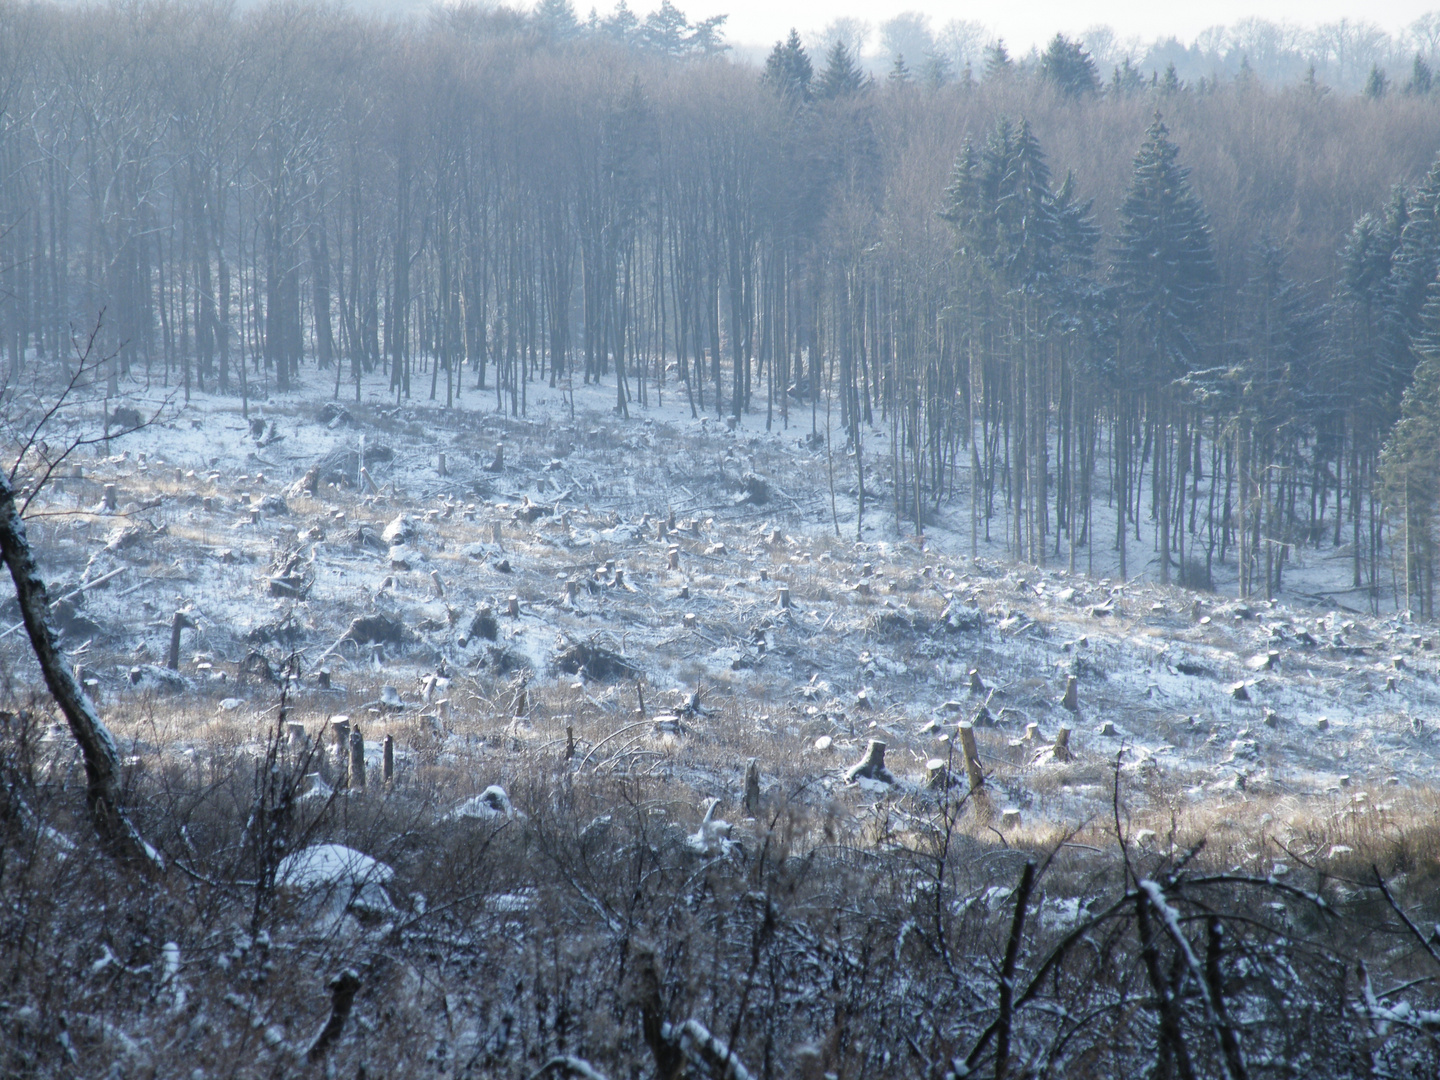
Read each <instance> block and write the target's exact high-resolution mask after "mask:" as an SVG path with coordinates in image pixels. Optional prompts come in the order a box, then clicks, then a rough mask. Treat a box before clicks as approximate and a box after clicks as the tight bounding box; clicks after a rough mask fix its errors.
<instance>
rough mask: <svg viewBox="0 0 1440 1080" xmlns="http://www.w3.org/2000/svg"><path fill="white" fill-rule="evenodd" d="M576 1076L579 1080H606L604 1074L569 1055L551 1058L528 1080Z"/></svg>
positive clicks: (582, 1060)
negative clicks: (543, 1077) (554, 1076)
mask: <svg viewBox="0 0 1440 1080" xmlns="http://www.w3.org/2000/svg"><path fill="white" fill-rule="evenodd" d="M552 1074H553V1075H556V1076H578V1077H579V1078H580V1080H606V1077H605V1074H604V1073H602V1072H600V1071H599V1070H598V1069H596V1068H595V1066H593V1065H591V1064H590V1063H589V1062H588V1061H586V1060H585V1059H584V1058H577V1057H572V1056H571V1055H569V1054H562V1055H560V1056H559V1057H553V1058H551V1059H550V1060H549V1061H547V1062H545V1064H544V1065H541V1066H540V1068H538V1069H536V1070H535V1071H534V1072H533V1073H531V1074H530V1080H540V1078H541V1077H542V1076H550V1075H552Z"/></svg>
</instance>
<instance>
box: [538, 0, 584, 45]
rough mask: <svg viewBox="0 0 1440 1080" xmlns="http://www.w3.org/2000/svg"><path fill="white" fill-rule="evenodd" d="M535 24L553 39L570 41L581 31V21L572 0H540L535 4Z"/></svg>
mask: <svg viewBox="0 0 1440 1080" xmlns="http://www.w3.org/2000/svg"><path fill="white" fill-rule="evenodd" d="M534 19H535V26H536V27H537V28H538V29H539V30H540V31H541V33H543V34H545V36H546V37H548V38H549V39H550V40H551V41H569V40H570V39H571V38H574V37H576V36H577V35H578V34H579V33H580V22H579V20H578V19H576V18H575V9H574V8H573V7H572V6H571V4H570V0H540V3H538V4H536V5H535V16H534Z"/></svg>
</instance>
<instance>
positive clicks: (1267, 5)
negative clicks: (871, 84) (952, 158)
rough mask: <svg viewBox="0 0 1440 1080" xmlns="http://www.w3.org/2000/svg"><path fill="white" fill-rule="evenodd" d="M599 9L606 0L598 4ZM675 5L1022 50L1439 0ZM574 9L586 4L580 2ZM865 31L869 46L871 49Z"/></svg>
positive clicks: (802, 26)
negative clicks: (936, 34)
mask: <svg viewBox="0 0 1440 1080" xmlns="http://www.w3.org/2000/svg"><path fill="white" fill-rule="evenodd" d="M657 5H658V0H655V2H654V3H648V2H646V0H639V2H636V0H631V7H632V10H636V11H641V12H643V11H647V10H649V9H650V8H652V7H654V6H657ZM598 6H599V7H600V10H601V11H602V12H604V11H606V10H607V9H608V8H609V7H610V6H611V4H610V3H608V2H602V3H600V4H599V5H598ZM676 6H677V7H679V8H680V9H681V10H682V11H684V12H685V14H686V15H687V16H689V17H690V18H691V19H692V20H695V19H697V18H701V17H704V16H709V15H713V14H718V13H721V12H724V13H727V14H728V15H729V16H730V18H729V21H728V22H727V23H726V30H727V31H728V34H727V37H728V38H729V40H730V41H731V42H733V43H734V44H736V45H767V46H768V45H770V44H773V43H774V42H775V41H776V40H777V39H779V38H781V37H783V36H784V35H785V34H787V33H788V32H789V29H790V27H792V26H794V27H797V28H798V29H799V30H800V32H801V33H802V34H804V33H805V32H806V31H818V30H820V29H822V28H823V27H824V26H825V25H826V24H828V23H829V22H830V21H831V20H832V19H836V18H839V17H841V16H848V17H851V18H858V19H863V20H865V21H867V22H869V23H870V24H872V26H879V24H880V23H882V22H884V21H885V20H886V19H889V18H891V17H893V16H894V15H896V14H898V13H899V12H901V11H920V12H923V13H924V14H926V15H929V16H930V18H931V23H932V28H933V29H936V30H938V29H939V28H940V27H941V26H943V25H944V24H945V23H946V22H948V21H949V20H951V19H966V20H973V21H975V22H980V23H984V24H985V25H986V26H987V27H990V28H991V29H992V30H993V31H994V32H995V33H996V34H998V35H999V36H1000V37H1003V38H1004V39H1005V41H1006V43H1007V44H1009V45H1010V47H1011V50H1012V51H1014V52H1024V51H1026V50H1028V49H1029V47H1030V46H1031V45H1033V44H1037V43H1043V42H1044V41H1046V40H1048V39H1049V38H1051V37H1053V36H1054V34H1055V33H1056V31H1061V32H1064V33H1067V34H1072V35H1073V34H1079V33H1080V32H1081V31H1083V30H1084V29H1085V28H1086V27H1088V26H1094V25H1096V24H1101V23H1104V24H1108V25H1110V26H1112V27H1114V29H1115V31H1116V33H1117V35H1118V36H1119V37H1120V38H1122V39H1123V38H1129V37H1132V36H1133V37H1139V38H1142V39H1144V40H1145V41H1147V42H1148V41H1150V40H1152V39H1154V38H1157V37H1169V36H1172V35H1173V36H1175V37H1178V38H1180V39H1182V40H1183V41H1187V42H1188V41H1190V40H1191V39H1193V38H1194V37H1195V35H1196V34H1198V33H1199V32H1200V31H1201V30H1204V29H1205V28H1206V27H1208V26H1214V25H1216V24H1217V23H1232V22H1235V21H1236V20H1238V19H1243V18H1246V17H1247V16H1252V15H1253V16H1259V17H1261V18H1266V19H1272V20H1275V21H1277V22H1278V21H1291V22H1296V23H1303V24H1305V25H1308V26H1313V25H1315V24H1316V23H1323V22H1331V21H1334V20H1337V19H1341V18H1349V19H1351V20H1355V19H1362V20H1365V21H1368V22H1373V23H1378V24H1379V25H1380V26H1381V27H1383V28H1384V29H1385V30H1388V31H1390V32H1392V33H1393V32H1395V31H1397V30H1399V29H1401V28H1402V27H1404V26H1406V25H1407V24H1408V23H1410V22H1411V21H1412V20H1414V19H1415V18H1416V17H1418V16H1419V15H1421V14H1423V13H1424V12H1426V11H1429V10H1432V9H1434V8H1437V7H1440V0H1367V2H1365V3H1357V2H1356V0H1260V2H1258V3H1257V2H1255V0H1251V2H1248V3H1247V2H1244V0H1200V2H1192V3H1189V4H1165V3H1157V2H1156V0H1019V2H1014V3H994V2H990V3H964V4H962V3H941V2H936V0H900V2H899V3H883V2H878V0H870V2H868V3H867V2H866V0H676ZM576 8H577V10H580V11H582V12H583V11H585V10H587V9H588V5H587V4H585V3H584V2H583V0H581V2H580V3H577V4H576ZM875 44H876V40H875V37H874V36H872V39H871V42H870V47H871V48H874V47H875Z"/></svg>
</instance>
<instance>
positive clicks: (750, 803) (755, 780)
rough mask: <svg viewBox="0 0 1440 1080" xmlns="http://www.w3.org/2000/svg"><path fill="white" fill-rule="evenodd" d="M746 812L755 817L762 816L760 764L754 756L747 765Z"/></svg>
mask: <svg viewBox="0 0 1440 1080" xmlns="http://www.w3.org/2000/svg"><path fill="white" fill-rule="evenodd" d="M744 805H745V813H747V814H748V815H750V816H751V817H753V818H758V817H759V816H760V765H759V763H758V762H757V761H756V760H755V759H754V758H753V757H752V758H751V759H750V763H749V764H748V765H746V766H745V799H744Z"/></svg>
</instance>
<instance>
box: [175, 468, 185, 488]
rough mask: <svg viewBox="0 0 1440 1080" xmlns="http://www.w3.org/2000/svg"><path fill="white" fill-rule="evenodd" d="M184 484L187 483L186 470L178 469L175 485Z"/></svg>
mask: <svg viewBox="0 0 1440 1080" xmlns="http://www.w3.org/2000/svg"><path fill="white" fill-rule="evenodd" d="M184 482H185V470H184V469H176V470H175V483H177V484H183V483H184Z"/></svg>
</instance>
